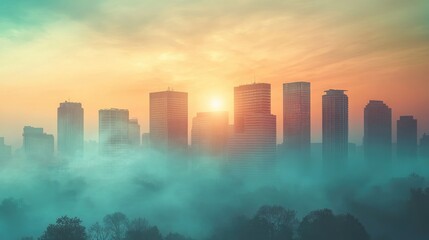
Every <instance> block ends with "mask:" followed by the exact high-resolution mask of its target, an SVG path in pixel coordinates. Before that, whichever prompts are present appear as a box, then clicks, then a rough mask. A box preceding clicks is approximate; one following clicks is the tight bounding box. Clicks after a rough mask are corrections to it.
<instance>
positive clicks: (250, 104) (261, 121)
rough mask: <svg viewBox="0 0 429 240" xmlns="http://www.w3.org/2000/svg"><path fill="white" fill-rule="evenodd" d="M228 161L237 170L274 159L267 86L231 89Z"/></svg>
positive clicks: (273, 127)
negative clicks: (235, 164) (232, 95)
mask: <svg viewBox="0 0 429 240" xmlns="http://www.w3.org/2000/svg"><path fill="white" fill-rule="evenodd" d="M228 158H229V160H230V161H233V162H238V163H239V164H240V166H244V167H251V168H259V167H261V166H269V165H268V164H267V163H268V162H272V161H274V160H275V158H276V116H275V115H272V114H271V85H270V84H267V83H254V84H249V85H242V86H239V87H235V88H234V132H233V134H232V136H230V139H229V142H228Z"/></svg>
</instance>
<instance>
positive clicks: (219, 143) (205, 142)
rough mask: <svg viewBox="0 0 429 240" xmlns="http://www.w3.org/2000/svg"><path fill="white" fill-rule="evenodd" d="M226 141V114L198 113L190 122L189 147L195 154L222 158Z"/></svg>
mask: <svg viewBox="0 0 429 240" xmlns="http://www.w3.org/2000/svg"><path fill="white" fill-rule="evenodd" d="M227 141H228V112H221V111H219V112H200V113H197V116H196V117H194V118H193V120H192V134H191V147H192V151H193V152H194V153H197V154H208V155H211V156H223V155H224V154H225V153H226V144H227Z"/></svg>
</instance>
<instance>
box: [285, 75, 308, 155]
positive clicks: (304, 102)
mask: <svg viewBox="0 0 429 240" xmlns="http://www.w3.org/2000/svg"><path fill="white" fill-rule="evenodd" d="M310 142H311V127H310V83H309V82H292V83H284V84H283V145H284V147H285V148H286V149H287V150H286V151H292V152H295V153H300V154H309V153H310Z"/></svg>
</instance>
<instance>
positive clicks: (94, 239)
mask: <svg viewBox="0 0 429 240" xmlns="http://www.w3.org/2000/svg"><path fill="white" fill-rule="evenodd" d="M88 232H89V238H90V239H91V240H108V239H109V237H110V236H109V232H108V231H107V229H106V228H105V227H104V226H102V225H101V224H100V223H98V222H96V223H95V224H93V225H92V226H91V227H90V228H89V231H88Z"/></svg>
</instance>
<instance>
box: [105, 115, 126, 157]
mask: <svg viewBox="0 0 429 240" xmlns="http://www.w3.org/2000/svg"><path fill="white" fill-rule="evenodd" d="M98 114H99V125H98V127H99V151H100V154H102V155H106V156H107V155H116V154H121V153H124V152H125V151H126V150H127V149H128V146H129V139H128V125H129V113H128V110H126V109H115V108H112V109H102V110H99V112H98Z"/></svg>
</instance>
